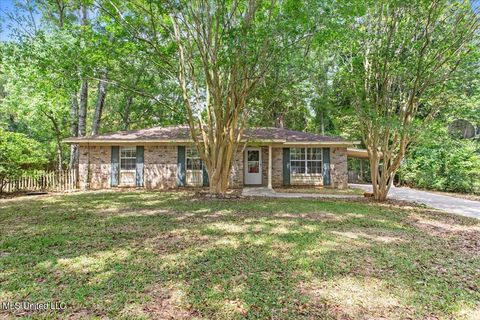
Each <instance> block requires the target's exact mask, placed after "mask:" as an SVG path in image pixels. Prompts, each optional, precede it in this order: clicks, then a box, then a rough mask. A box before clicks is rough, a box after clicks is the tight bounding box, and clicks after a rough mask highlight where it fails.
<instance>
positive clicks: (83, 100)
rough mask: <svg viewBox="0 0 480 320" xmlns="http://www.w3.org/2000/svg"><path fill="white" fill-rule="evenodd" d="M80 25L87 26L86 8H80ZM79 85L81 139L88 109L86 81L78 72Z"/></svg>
mask: <svg viewBox="0 0 480 320" xmlns="http://www.w3.org/2000/svg"><path fill="white" fill-rule="evenodd" d="M81 15H82V17H81V20H82V21H81V25H82V26H83V27H85V26H87V25H88V15H87V7H86V6H85V5H82V7H81ZM81 46H82V47H84V46H85V40H84V39H83V40H82V42H81ZM80 78H81V81H82V83H81V85H80V110H79V114H78V136H80V137H83V136H85V135H86V134H87V108H88V81H87V80H86V79H85V77H84V75H83V74H82V70H81V71H80Z"/></svg>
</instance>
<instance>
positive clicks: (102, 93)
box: [92, 71, 107, 135]
mask: <svg viewBox="0 0 480 320" xmlns="http://www.w3.org/2000/svg"><path fill="white" fill-rule="evenodd" d="M106 80H107V72H106V71H105V72H104V73H103V76H102V80H100V81H99V82H98V91H97V92H98V93H97V103H96V104H95V113H94V115H93V121H92V135H96V134H98V133H99V131H100V123H101V121H102V113H103V107H104V105H105V98H106V96H107V82H106Z"/></svg>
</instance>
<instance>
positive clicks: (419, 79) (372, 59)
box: [340, 0, 479, 201]
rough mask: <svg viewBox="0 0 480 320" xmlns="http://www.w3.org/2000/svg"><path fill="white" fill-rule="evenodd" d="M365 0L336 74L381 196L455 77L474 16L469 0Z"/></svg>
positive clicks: (471, 44) (471, 41)
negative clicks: (358, 128) (342, 84)
mask: <svg viewBox="0 0 480 320" xmlns="http://www.w3.org/2000/svg"><path fill="white" fill-rule="evenodd" d="M364 4H365V2H362V3H357V4H356V5H358V7H359V8H360V11H359V12H360V13H361V14H360V15H358V13H357V15H356V17H355V18H354V19H352V21H353V22H352V28H350V29H351V32H350V33H349V35H348V39H346V40H347V41H345V43H344V45H343V51H342V53H343V54H342V58H343V59H342V60H341V63H342V69H341V70H342V71H341V73H340V76H341V77H342V78H343V80H342V81H343V83H344V84H345V86H344V94H345V95H347V97H348V100H349V101H350V102H351V104H352V105H353V107H354V108H355V111H356V115H357V118H358V120H359V123H360V130H361V133H362V136H363V142H364V143H365V145H366V148H367V150H368V156H369V159H370V168H371V177H372V184H373V193H374V197H375V199H376V200H379V201H384V200H385V199H386V197H387V194H388V191H389V188H390V186H391V184H392V181H393V178H394V175H395V173H396V172H397V170H398V168H399V166H400V163H401V161H402V159H403V158H404V156H405V151H406V149H407V146H408V145H409V144H410V143H411V142H412V140H413V139H414V137H415V136H416V135H417V133H418V132H419V130H421V129H422V127H423V126H424V125H425V122H426V121H429V120H430V119H432V118H434V117H435V115H436V113H437V111H438V110H439V108H440V107H442V106H443V105H444V104H445V100H446V99H445V94H446V90H445V88H446V86H447V85H448V84H449V82H450V81H452V78H453V77H454V76H455V77H457V81H458V77H459V76H461V74H462V73H460V72H458V71H459V69H461V68H462V67H463V66H464V64H463V63H462V62H464V61H465V60H468V55H470V54H471V51H472V50H473V49H474V48H475V43H476V40H477V32H478V27H479V20H478V17H477V16H476V14H475V13H474V12H473V9H472V6H471V4H470V3H469V2H468V1H466V2H457V1H448V0H420V1H418V0H415V1H412V0H406V1H405V0H402V1H398V0H380V1H371V2H366V5H364ZM362 6H363V7H362ZM358 7H357V8H358Z"/></svg>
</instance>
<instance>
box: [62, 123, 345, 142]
mask: <svg viewBox="0 0 480 320" xmlns="http://www.w3.org/2000/svg"><path fill="white" fill-rule="evenodd" d="M244 139H246V140H249V141H269V140H273V141H275V142H280V143H294V142H309V143H314V142H331V143H335V142H340V143H346V142H348V141H346V140H345V139H343V138H341V137H332V136H324V135H320V134H315V133H308V132H301V131H293V130H288V129H282V128H268V127H263V128H247V129H245V131H244ZM172 140H177V141H179V140H180V141H190V140H191V138H190V130H189V128H188V126H169V127H155V128H149V129H141V130H134V131H119V132H114V133H108V134H101V135H94V136H85V137H75V138H69V139H66V140H65V142H68V143H81V142H90V143H94V142H115V141H121V142H128V141H132V142H134V141H152V142H153V141H155V142H157V141H158V142H169V141H172Z"/></svg>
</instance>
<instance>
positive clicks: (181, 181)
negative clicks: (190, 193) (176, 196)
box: [177, 146, 187, 187]
mask: <svg viewBox="0 0 480 320" xmlns="http://www.w3.org/2000/svg"><path fill="white" fill-rule="evenodd" d="M186 180H187V174H186V169H185V146H178V158H177V186H179V187H184V186H185V183H186Z"/></svg>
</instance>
